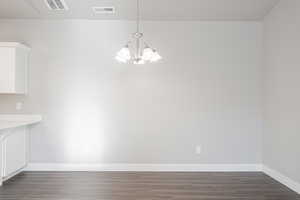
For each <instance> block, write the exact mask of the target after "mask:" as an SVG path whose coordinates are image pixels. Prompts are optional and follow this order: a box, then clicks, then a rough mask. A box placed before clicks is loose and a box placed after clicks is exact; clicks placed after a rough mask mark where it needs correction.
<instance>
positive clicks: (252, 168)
mask: <svg viewBox="0 0 300 200" xmlns="http://www.w3.org/2000/svg"><path fill="white" fill-rule="evenodd" d="M25 171H94V172H97V171H99V172H100V171H153V172H264V173H265V174H267V175H269V176H270V177H272V178H273V179H275V180H276V181H278V182H280V183H282V184H284V185H285V186H287V187H289V188H290V189H292V190H294V191H295V192H297V193H299V194H300V184H299V183H297V182H296V181H294V180H292V179H290V178H288V177H287V176H285V175H283V174H281V173H280V172H278V171H276V170H273V169H271V168H269V167H267V166H265V165H262V164H69V163H68V164H67V163H29V164H28V166H27V167H26V168H25Z"/></svg>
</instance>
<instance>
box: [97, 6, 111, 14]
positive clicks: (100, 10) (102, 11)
mask: <svg viewBox="0 0 300 200" xmlns="http://www.w3.org/2000/svg"><path fill="white" fill-rule="evenodd" d="M93 11H94V13H96V14H113V13H115V7H93Z"/></svg>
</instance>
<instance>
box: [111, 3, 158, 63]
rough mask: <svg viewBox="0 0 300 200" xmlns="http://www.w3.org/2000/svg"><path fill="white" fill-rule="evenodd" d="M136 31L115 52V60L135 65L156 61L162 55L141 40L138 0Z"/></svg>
mask: <svg viewBox="0 0 300 200" xmlns="http://www.w3.org/2000/svg"><path fill="white" fill-rule="evenodd" d="M136 6H137V9H136V10H137V14H136V32H135V33H133V34H132V38H133V39H132V40H130V41H128V42H127V44H126V45H125V46H124V47H123V48H122V49H121V50H120V51H119V52H118V53H117V55H116V57H115V58H116V60H117V61H118V62H121V63H133V64H137V65H141V64H145V63H146V62H150V63H153V62H157V61H159V60H160V59H162V57H161V56H160V55H159V54H158V52H157V51H156V50H155V49H153V48H151V47H150V46H149V45H148V44H147V43H146V42H144V41H143V33H141V32H140V2H139V0H137V1H136Z"/></svg>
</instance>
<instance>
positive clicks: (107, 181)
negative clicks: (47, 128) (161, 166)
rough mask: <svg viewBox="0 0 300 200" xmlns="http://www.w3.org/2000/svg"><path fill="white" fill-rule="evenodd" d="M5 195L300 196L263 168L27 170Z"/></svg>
mask: <svg viewBox="0 0 300 200" xmlns="http://www.w3.org/2000/svg"><path fill="white" fill-rule="evenodd" d="M0 199H1V200H163V199H164V200H203V199H207V200H300V196H299V195H298V194H296V193H294V192H293V191H291V190H290V189H288V188H287V187H285V186H283V185H281V184H280V183H278V182H276V181H275V180H273V179H271V178H270V177H268V176H267V175H265V174H263V173H256V172H246V173H240V172H239V173H221V172H220V173H179V172H178V173H177V172H176V173H175V172H159V173H154V172H100V173H98V172H26V173H22V174H20V175H18V176H16V177H14V178H13V179H11V180H9V181H7V182H5V183H4V185H3V186H2V187H1V188H0Z"/></svg>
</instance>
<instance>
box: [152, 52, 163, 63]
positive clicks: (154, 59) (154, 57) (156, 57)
mask: <svg viewBox="0 0 300 200" xmlns="http://www.w3.org/2000/svg"><path fill="white" fill-rule="evenodd" d="M160 59H162V57H161V56H160V55H159V54H158V52H157V51H156V50H154V51H153V56H152V57H151V60H150V62H157V61H159V60H160Z"/></svg>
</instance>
